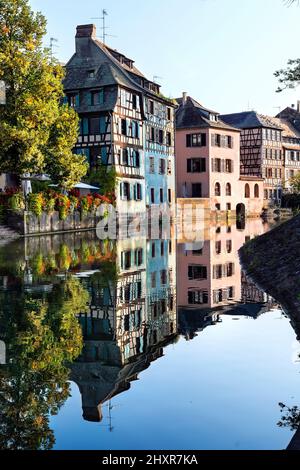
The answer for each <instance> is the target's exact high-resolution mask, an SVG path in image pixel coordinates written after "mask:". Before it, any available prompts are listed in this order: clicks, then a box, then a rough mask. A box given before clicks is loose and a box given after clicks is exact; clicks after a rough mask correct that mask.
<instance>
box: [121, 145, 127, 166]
mask: <svg viewBox="0 0 300 470" xmlns="http://www.w3.org/2000/svg"><path fill="white" fill-rule="evenodd" d="M128 162H129V159H128V149H122V165H125V166H128Z"/></svg>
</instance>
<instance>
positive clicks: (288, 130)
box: [264, 116, 300, 139]
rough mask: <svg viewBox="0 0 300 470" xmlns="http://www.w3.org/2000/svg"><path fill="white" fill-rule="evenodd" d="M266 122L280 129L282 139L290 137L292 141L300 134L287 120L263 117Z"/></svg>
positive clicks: (299, 136)
mask: <svg viewBox="0 0 300 470" xmlns="http://www.w3.org/2000/svg"><path fill="white" fill-rule="evenodd" d="M264 117H265V119H266V120H268V121H270V122H271V123H272V124H273V125H274V126H277V127H280V128H281V129H282V131H283V132H282V136H283V137H291V138H294V139H299V138H300V132H299V131H298V130H297V129H296V128H295V127H294V126H293V125H292V124H291V123H290V122H289V121H288V120H287V119H280V118H278V117H271V116H264Z"/></svg>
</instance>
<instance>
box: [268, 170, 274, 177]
mask: <svg viewBox="0 0 300 470" xmlns="http://www.w3.org/2000/svg"><path fill="white" fill-rule="evenodd" d="M272 176H273V171H272V168H268V178H272Z"/></svg>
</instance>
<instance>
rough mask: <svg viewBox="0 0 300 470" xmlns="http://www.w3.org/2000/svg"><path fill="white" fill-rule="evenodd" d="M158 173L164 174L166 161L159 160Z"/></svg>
mask: <svg viewBox="0 0 300 470" xmlns="http://www.w3.org/2000/svg"><path fill="white" fill-rule="evenodd" d="M159 173H160V174H161V175H165V174H166V160H164V159H163V158H161V159H160V160H159Z"/></svg>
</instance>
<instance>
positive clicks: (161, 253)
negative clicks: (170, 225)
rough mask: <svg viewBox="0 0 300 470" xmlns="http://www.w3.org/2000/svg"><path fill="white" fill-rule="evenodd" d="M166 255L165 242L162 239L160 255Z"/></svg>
mask: <svg viewBox="0 0 300 470" xmlns="http://www.w3.org/2000/svg"><path fill="white" fill-rule="evenodd" d="M164 255H165V242H164V241H161V243H160V256H164Z"/></svg>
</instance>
